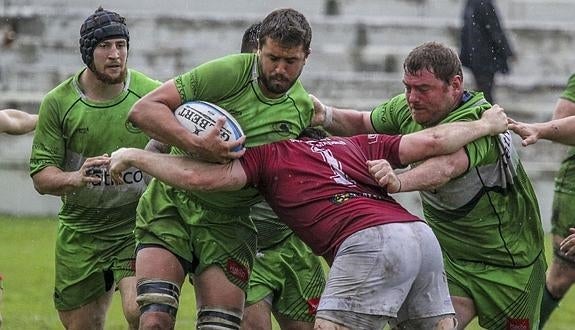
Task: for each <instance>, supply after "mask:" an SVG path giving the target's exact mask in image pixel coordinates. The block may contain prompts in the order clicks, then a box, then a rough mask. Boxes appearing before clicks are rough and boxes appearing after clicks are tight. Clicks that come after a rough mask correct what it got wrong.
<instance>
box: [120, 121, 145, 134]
mask: <svg viewBox="0 0 575 330" xmlns="http://www.w3.org/2000/svg"><path fill="white" fill-rule="evenodd" d="M124 126H125V127H126V129H127V130H128V132H130V133H134V134H139V133H142V130H141V129H139V128H137V127H136V126H134V124H133V123H132V122H131V121H129V120H128V119H126V121H125V122H124Z"/></svg>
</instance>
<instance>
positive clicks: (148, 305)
mask: <svg viewBox="0 0 575 330" xmlns="http://www.w3.org/2000/svg"><path fill="white" fill-rule="evenodd" d="M137 291H138V296H137V298H136V302H137V303H138V305H139V307H140V310H139V312H140V313H141V316H140V320H139V323H140V329H172V328H173V327H174V324H175V321H176V314H177V312H178V306H179V298H180V288H179V286H178V285H176V284H174V283H171V282H169V281H162V280H149V279H143V280H140V281H138V285H137Z"/></svg>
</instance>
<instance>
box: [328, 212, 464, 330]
mask: <svg viewBox="0 0 575 330" xmlns="http://www.w3.org/2000/svg"><path fill="white" fill-rule="evenodd" d="M329 311H334V312H333V313H332V314H331V315H330V312H329ZM343 311H345V312H352V313H354V314H357V313H359V314H367V315H365V316H366V317H368V318H371V317H370V316H376V319H378V318H377V317H379V319H380V320H381V322H382V324H385V323H386V322H387V320H388V319H390V318H392V319H394V320H393V324H396V322H397V323H401V322H403V321H405V320H410V319H419V318H429V317H435V316H440V315H446V314H454V313H455V311H454V310H453V306H452V305H451V299H450V296H449V290H448V288H447V280H446V277H445V272H444V269H443V259H442V255H441V250H440V247H439V243H438V242H437V239H436V238H435V236H434V234H433V232H432V231H431V228H429V226H428V225H427V224H426V223H424V222H421V221H416V222H408V223H390V224H385V225H380V226H376V227H371V228H367V229H364V230H361V231H359V232H357V233H354V234H353V235H351V236H350V237H348V238H347V239H346V240H345V241H344V242H343V243H342V244H341V246H340V248H339V250H338V252H337V255H336V256H335V259H334V262H333V265H332V267H331V270H330V272H329V278H328V282H327V285H326V288H325V290H324V292H323V295H322V297H321V300H320V303H319V307H318V313H317V316H318V317H321V318H325V319H328V320H331V321H334V322H336V323H340V324H343V325H345V326H347V327H349V328H352V329H358V328H363V326H362V324H363V323H361V322H360V323H361V324H357V323H356V324H346V323H349V322H350V320H349V318H348V319H347V320H341V319H340V317H339V316H338V315H342V313H341V312H343ZM356 317H357V315H355V316H354V317H353V319H355V318H356ZM358 321H359V320H358ZM351 322H355V321H351ZM378 322H379V321H378ZM378 326H379V325H378ZM382 326H383V325H382Z"/></svg>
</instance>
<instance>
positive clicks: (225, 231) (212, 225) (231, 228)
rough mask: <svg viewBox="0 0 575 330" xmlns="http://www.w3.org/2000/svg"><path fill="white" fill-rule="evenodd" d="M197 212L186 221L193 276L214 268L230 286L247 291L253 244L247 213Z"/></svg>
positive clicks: (252, 230)
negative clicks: (191, 254) (189, 237)
mask: <svg viewBox="0 0 575 330" xmlns="http://www.w3.org/2000/svg"><path fill="white" fill-rule="evenodd" d="M199 207H201V206H198V208H197V209H199ZM199 210H200V211H197V212H196V214H197V216H198V217H197V218H196V219H188V221H190V222H189V227H190V229H189V230H190V235H191V242H190V243H191V249H192V250H193V251H194V256H195V257H196V260H195V261H194V262H193V263H194V265H195V268H194V274H195V275H197V276H199V275H200V274H202V273H203V272H204V271H205V270H206V269H207V268H209V267H212V266H217V267H219V268H220V269H221V270H222V272H223V274H224V275H225V276H226V278H227V279H228V281H229V282H230V283H232V284H234V285H235V286H237V287H238V288H240V289H241V290H242V291H244V292H247V289H248V282H249V277H250V273H251V271H252V267H253V263H254V258H255V254H256V242H257V237H256V230H255V227H254V226H253V223H252V222H251V220H250V219H249V216H248V214H247V213H246V214H240V215H235V214H229V213H224V212H219V211H216V210H211V209H199Z"/></svg>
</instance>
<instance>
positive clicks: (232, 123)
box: [174, 101, 244, 151]
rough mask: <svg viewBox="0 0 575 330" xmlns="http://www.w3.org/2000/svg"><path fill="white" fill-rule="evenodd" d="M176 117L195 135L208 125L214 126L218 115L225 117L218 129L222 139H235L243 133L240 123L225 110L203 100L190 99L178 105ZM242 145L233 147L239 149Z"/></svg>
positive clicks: (199, 133) (203, 130)
mask: <svg viewBox="0 0 575 330" xmlns="http://www.w3.org/2000/svg"><path fill="white" fill-rule="evenodd" d="M174 114H175V116H176V119H177V120H178V121H179V122H180V124H182V126H184V127H185V128H187V129H188V130H189V131H190V132H192V133H194V134H196V135H202V134H203V132H205V131H207V130H208V129H209V128H210V127H212V126H215V124H216V120H217V119H218V118H219V117H225V118H226V123H225V125H224V127H222V129H221V130H220V137H221V138H222V139H223V140H224V141H236V140H237V139H239V138H240V137H241V136H243V135H244V132H243V131H242V128H241V127H240V124H238V122H237V121H236V120H235V119H234V117H233V116H232V115H231V114H229V113H228V112H227V111H226V110H224V109H222V108H220V107H219V106H217V105H215V104H212V103H209V102H205V101H190V102H186V103H184V104H182V105H180V106H179V107H178V108H177V109H176V111H174ZM242 148H243V146H239V147H237V148H235V149H234V150H233V151H239V150H241V149H242Z"/></svg>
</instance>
